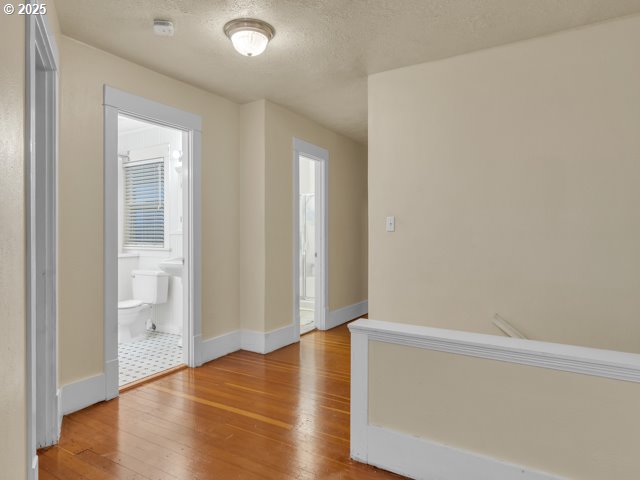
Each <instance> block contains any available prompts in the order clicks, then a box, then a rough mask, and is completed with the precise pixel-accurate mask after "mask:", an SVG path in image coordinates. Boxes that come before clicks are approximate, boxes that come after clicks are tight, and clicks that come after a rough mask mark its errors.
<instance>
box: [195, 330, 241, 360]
mask: <svg viewBox="0 0 640 480" xmlns="http://www.w3.org/2000/svg"><path fill="white" fill-rule="evenodd" d="M237 350H240V330H234V331H233V332H230V333H225V334H224V335H220V336H218V337H214V338H209V339H208V340H203V341H201V342H200V353H199V355H200V361H199V363H200V364H203V363H207V362H210V361H211V360H215V359H216V358H220V357H223V356H225V355H228V354H229V353H232V352H235V351H237Z"/></svg>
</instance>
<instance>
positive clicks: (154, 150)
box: [120, 144, 171, 252]
mask: <svg viewBox="0 0 640 480" xmlns="http://www.w3.org/2000/svg"><path fill="white" fill-rule="evenodd" d="M127 156H128V158H129V161H128V162H126V163H127V164H131V163H134V164H138V165H142V164H144V163H145V162H148V163H155V162H157V163H160V161H159V159H162V163H163V167H164V172H163V175H164V227H163V228H164V231H163V240H164V241H163V244H162V245H157V246H156V245H150V244H149V245H130V244H129V245H128V244H127V243H126V234H125V228H124V222H125V221H126V218H125V216H126V189H125V181H126V180H125V170H126V168H127V167H125V166H124V165H125V162H122V164H121V165H120V169H121V175H122V186H123V188H122V192H121V201H122V220H123V225H122V232H121V234H120V237H121V238H120V241H121V242H122V243H121V244H122V250H121V251H123V252H137V251H150V252H159V251H167V250H169V225H170V223H169V216H170V215H171V212H170V209H168V208H167V205H170V202H171V191H170V188H169V187H170V183H169V182H170V170H169V168H170V164H171V162H170V158H171V145H169V144H162V145H156V146H153V147H147V148H138V149H134V150H130V151H129V153H128V155H127Z"/></svg>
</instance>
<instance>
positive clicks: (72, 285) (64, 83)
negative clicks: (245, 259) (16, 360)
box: [59, 37, 239, 385]
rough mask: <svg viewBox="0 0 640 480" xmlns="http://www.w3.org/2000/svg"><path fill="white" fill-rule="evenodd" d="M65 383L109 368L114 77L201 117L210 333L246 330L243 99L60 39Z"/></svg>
mask: <svg viewBox="0 0 640 480" xmlns="http://www.w3.org/2000/svg"><path fill="white" fill-rule="evenodd" d="M60 47H61V48H60V49H61V62H62V75H61V99H60V114H61V126H60V170H59V176H60V180H59V182H60V183H59V185H60V189H59V192H60V230H59V232H60V269H59V283H60V285H59V295H60V298H59V301H60V303H59V357H60V364H59V380H60V384H61V385H64V384H67V383H70V382H73V381H75V380H78V379H81V378H83V377H87V376H91V375H94V374H97V373H100V372H102V370H103V315H102V302H103V294H102V290H103V268H102V255H103V242H102V235H103V226H102V223H103V215H102V210H103V200H102V199H103V158H102V148H103V121H102V115H103V107H102V92H103V85H104V84H105V83H106V84H108V85H110V86H113V87H115V88H119V89H122V90H125V91H127V92H130V93H133V94H136V95H141V96H143V97H146V98H149V99H151V100H155V101H158V102H162V103H165V104H168V105H171V106H174V107H177V108H180V109H183V110H187V111H189V112H192V113H195V114H198V115H201V116H202V120H203V127H202V128H203V132H202V133H203V135H202V179H201V182H202V293H203V295H202V334H203V339H207V338H210V337H213V336H216V335H219V334H223V333H226V332H229V331H232V330H235V329H237V328H238V321H237V319H238V291H237V285H238V239H237V234H238V220H237V218H238V205H237V198H238V197H237V190H236V188H237V184H238V168H237V159H238V114H239V108H238V106H237V105H236V104H234V103H232V102H230V101H228V100H226V99H223V98H221V97H219V96H216V95H213V94H210V93H207V92H205V91H203V90H200V89H197V88H195V87H192V86H189V85H187V84H185V83H182V82H180V81H177V80H174V79H171V78H169V77H166V76H164V75H161V74H158V73H155V72H153V71H151V70H148V69H146V68H143V67H140V66H138V65H136V64H133V63H131V62H128V61H125V60H123V59H121V58H118V57H115V56H113V55H110V54H107V53H105V52H103V51H100V50H97V49H95V48H92V47H89V46H86V45H84V44H82V43H79V42H77V41H75V40H72V39H69V38H67V37H61V42H60Z"/></svg>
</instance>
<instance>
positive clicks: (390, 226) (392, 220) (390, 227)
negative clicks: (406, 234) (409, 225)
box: [386, 216, 396, 232]
mask: <svg viewBox="0 0 640 480" xmlns="http://www.w3.org/2000/svg"><path fill="white" fill-rule="evenodd" d="M386 227H387V232H395V231H396V217H394V216H391V217H387V221H386Z"/></svg>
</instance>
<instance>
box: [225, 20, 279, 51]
mask: <svg viewBox="0 0 640 480" xmlns="http://www.w3.org/2000/svg"><path fill="white" fill-rule="evenodd" d="M224 33H225V34H226V35H227V36H228V37H229V38H230V39H231V43H232V44H233V48H235V49H236V51H237V52H238V53H240V54H241V55H244V56H245V57H255V56H256V55H260V54H261V53H262V52H264V51H265V49H266V48H267V44H268V43H269V41H270V40H271V39H272V38H273V36H274V35H275V33H276V31H275V30H274V28H273V27H272V26H271V25H269V24H268V23H266V22H263V21H262V20H256V19H255V18H236V19H235V20H231V21H230V22H227V24H226V25H225V26H224Z"/></svg>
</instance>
